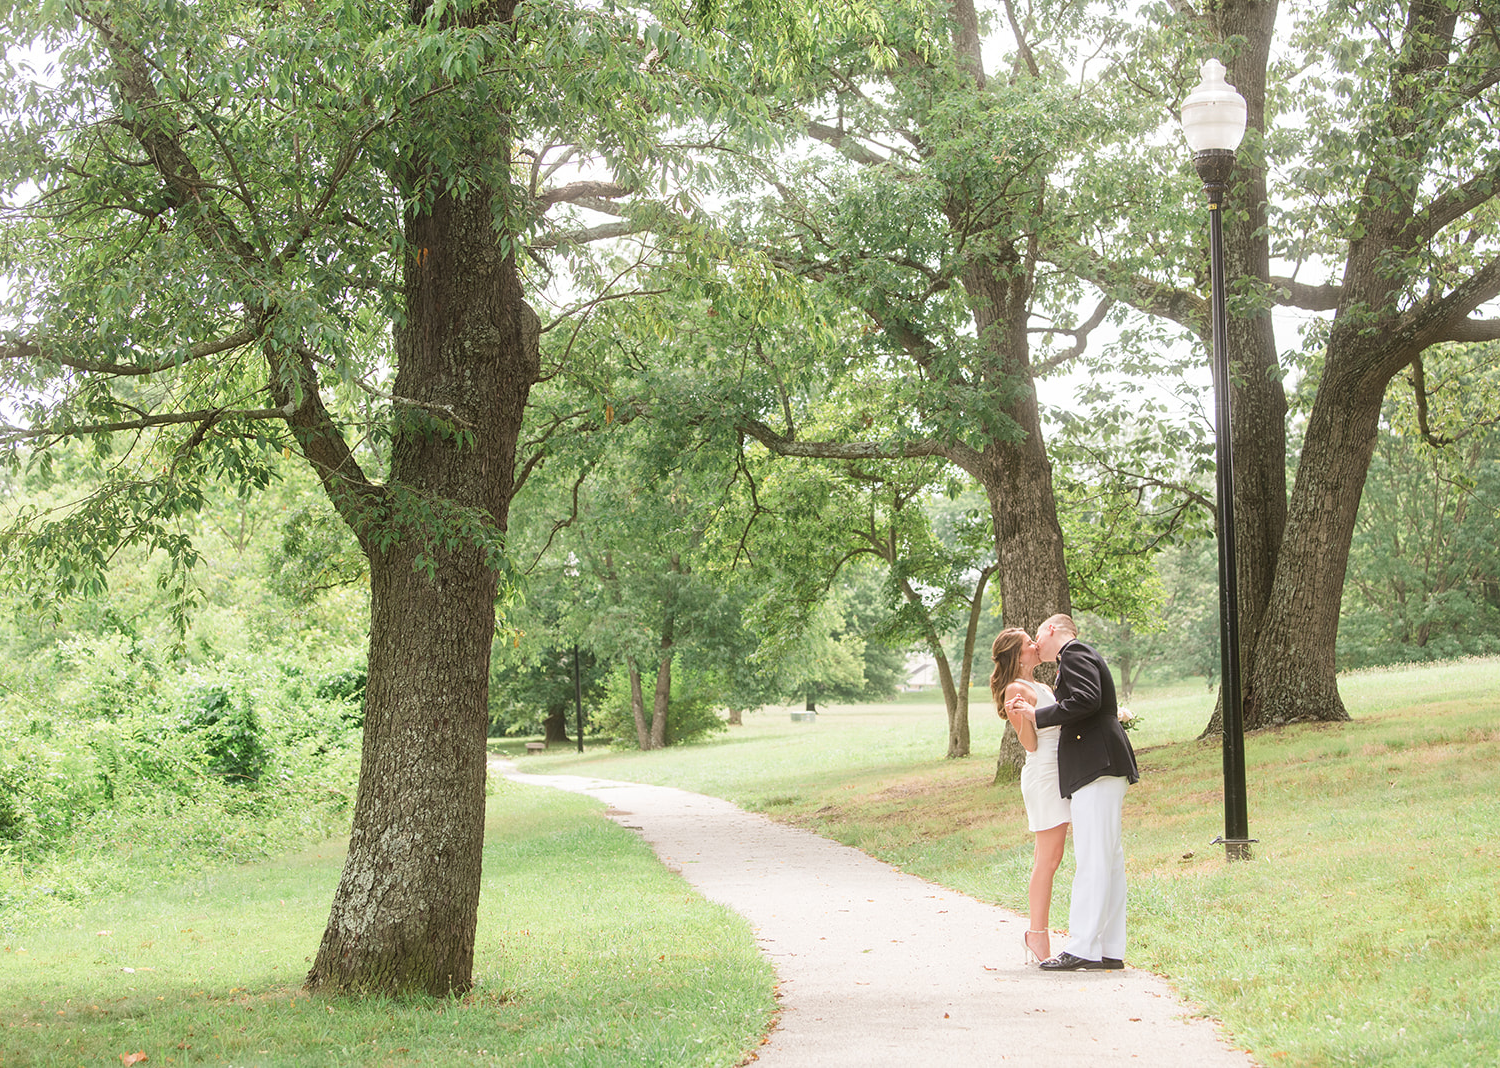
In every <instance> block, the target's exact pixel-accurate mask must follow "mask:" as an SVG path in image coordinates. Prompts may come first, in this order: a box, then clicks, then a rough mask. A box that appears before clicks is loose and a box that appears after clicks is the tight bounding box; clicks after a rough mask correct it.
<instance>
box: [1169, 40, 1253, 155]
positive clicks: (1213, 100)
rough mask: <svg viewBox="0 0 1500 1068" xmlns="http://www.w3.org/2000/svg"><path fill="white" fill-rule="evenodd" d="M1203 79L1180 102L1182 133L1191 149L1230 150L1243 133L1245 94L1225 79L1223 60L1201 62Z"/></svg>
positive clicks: (1238, 141) (1237, 145) (1241, 137)
mask: <svg viewBox="0 0 1500 1068" xmlns="http://www.w3.org/2000/svg"><path fill="white" fill-rule="evenodd" d="M1202 73H1203V80H1202V81H1201V82H1199V83H1198V85H1197V87H1196V88H1195V89H1194V90H1193V91H1192V92H1191V93H1189V94H1188V97H1187V99H1186V100H1184V101H1183V102H1182V133H1183V136H1184V137H1186V138H1187V143H1188V148H1190V149H1192V150H1193V152H1194V153H1198V152H1208V151H1214V150H1217V151H1221V152H1233V151H1234V150H1235V149H1237V148H1239V147H1240V141H1241V140H1242V139H1243V138H1244V136H1245V98H1244V97H1242V96H1240V94H1239V93H1237V92H1235V88H1234V86H1232V85H1230V84H1229V83H1228V82H1226V81H1225V80H1224V74H1225V70H1224V64H1222V63H1220V62H1219V61H1218V60H1217V59H1208V60H1204V62H1203V69H1202Z"/></svg>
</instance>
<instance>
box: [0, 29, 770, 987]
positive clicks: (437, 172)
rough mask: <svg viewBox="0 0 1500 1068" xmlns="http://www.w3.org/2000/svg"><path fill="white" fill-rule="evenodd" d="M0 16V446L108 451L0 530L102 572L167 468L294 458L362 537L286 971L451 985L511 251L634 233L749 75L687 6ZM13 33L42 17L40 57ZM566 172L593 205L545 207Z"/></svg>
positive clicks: (189, 552)
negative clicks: (353, 758) (300, 955)
mask: <svg viewBox="0 0 1500 1068" xmlns="http://www.w3.org/2000/svg"><path fill="white" fill-rule="evenodd" d="M745 10H746V11H751V12H752V13H753V10H752V9H749V8H746V9H745ZM674 17H675V16H674V15H673V14H672V12H671V11H670V10H666V9H664V12H663V18H664V19H667V20H670V19H672V18H674ZM770 22H771V23H775V25H772V26H769V27H768V29H767V33H766V36H767V37H768V38H772V39H775V38H776V37H777V34H776V33H774V32H772V30H775V29H776V28H777V27H778V26H780V25H781V24H782V23H785V22H787V20H785V19H781V17H780V16H779V15H777V16H776V17H775V18H774V19H771V20H770ZM4 26H5V30H4V43H5V44H6V45H7V68H8V69H7V73H8V75H9V77H7V79H6V81H5V84H4V88H3V90H0V91H3V94H4V95H3V99H0V110H3V111H4V112H5V113H6V114H7V115H8V116H13V117H14V122H13V126H12V136H11V137H10V138H9V139H7V141H6V143H5V145H4V146H3V147H0V173H3V188H4V192H5V196H6V198H7V203H8V204H10V205H14V206H12V207H9V208H7V209H6V211H5V220H4V225H5V231H6V232H5V240H4V241H3V242H0V248H3V250H4V251H3V252H0V256H3V257H4V261H3V267H0V269H3V272H4V274H5V276H6V278H7V282H8V285H7V286H6V288H5V293H4V298H3V299H4V313H3V314H4V320H5V322H6V324H7V325H6V330H5V334H4V337H3V340H0V375H3V376H4V380H5V383H6V387H7V392H8V393H10V395H11V396H12V397H13V398H15V403H14V406H13V407H11V408H8V409H7V410H6V412H5V413H4V418H5V419H6V421H7V425H6V426H5V427H4V428H0V445H3V446H4V448H5V450H6V456H7V458H8V459H11V460H15V459H18V458H19V457H20V456H22V455H26V454H34V453H36V452H37V451H40V452H41V453H42V455H43V457H45V451H46V448H47V446H48V445H49V444H50V443H52V442H54V441H56V440H58V439H59V438H63V437H75V436H84V435H87V436H91V437H93V438H94V439H95V440H96V441H97V442H98V446H97V447H98V449H99V450H100V451H101V453H108V452H109V451H111V450H115V452H116V455H115V458H114V460H113V462H112V464H111V465H108V466H104V465H101V470H102V472H103V475H102V478H101V482H100V484H99V487H98V489H97V490H96V492H95V493H93V494H92V495H91V496H89V497H88V498H86V499H85V500H84V501H82V502H81V503H80V504H79V505H78V506H77V507H76V508H73V509H71V510H69V511H66V512H64V513H60V514H52V515H27V516H23V517H21V519H20V520H19V521H18V523H17V524H15V525H14V526H13V527H12V529H11V530H9V531H8V532H7V534H6V537H5V541H4V548H5V550H6V551H7V554H8V555H9V557H10V558H11V559H17V560H19V559H25V560H26V561H29V563H30V564H31V565H33V567H34V571H33V572H31V574H35V575H45V576H47V577H49V578H50V579H51V581H52V586H51V587H50V588H53V589H57V588H60V589H62V590H63V591H65V592H66V591H76V590H93V589H98V588H100V586H101V584H102V582H103V574H104V565H105V562H106V561H107V560H108V558H109V555H110V553H111V552H112V551H113V549H114V547H116V546H119V545H122V544H139V545H145V546H149V547H151V548H156V549H162V550H164V551H165V552H166V553H167V554H168V555H169V556H170V558H171V560H172V561H173V562H174V565H175V566H176V567H178V568H179V569H185V568H187V567H189V566H190V565H191V563H192V561H193V558H194V554H193V549H192V545H191V539H190V537H189V536H187V534H185V533H184V531H183V530H182V529H180V524H179V522H178V520H179V518H180V517H181V516H183V515H185V514H186V513H187V512H190V511H191V510H193V509H194V508H196V507H198V505H199V503H200V501H201V493H200V491H199V490H198V488H197V487H198V484H199V482H200V481H201V480H203V479H209V478H224V479H227V480H229V481H231V482H235V483H239V484H241V485H244V486H246V487H247V488H253V487H254V486H255V485H257V484H260V483H263V482H264V481H265V480H266V479H268V478H270V477H274V469H275V466H276V465H277V464H278V463H281V462H285V461H286V460H289V459H290V457H291V456H292V454H293V453H294V452H295V453H296V454H297V455H298V456H299V457H300V458H301V459H302V460H303V461H305V462H306V463H307V464H309V465H310V466H311V468H312V469H313V471H314V472H315V473H316V474H317V476H318V478H319V480H320V481H321V484H322V486H323V489H324V490H325V492H326V493H327V496H328V498H329V501H330V502H331V504H332V506H333V507H334V509H335V510H336V511H337V512H338V514H339V515H340V516H341V518H342V519H343V521H344V522H345V523H346V524H347V525H348V526H349V528H350V530H352V531H353V533H354V535H355V536H356V538H357V539H358V540H359V543H360V546H361V548H362V550H363V551H364V553H365V555H366V556H367V558H368V560H369V566H370V584H371V627H370V640H369V684H368V687H367V689H366V693H365V721H364V722H365V728H364V729H365V737H364V749H363V754H362V763H361V777H360V787H359V794H358V798H357V801H356V807H355V815H354V826H353V831H352V837H351V844H350V851H349V859H348V862H347V864H346V866H345V870H344V874H343V877H342V879H341V882H340V885H339V888H338V890H337V891H336V893H335V897H334V901H333V905H332V909H331V912H330V917H329V923H328V927H327V930H326V932H325V934H324V938H323V941H322V945H321V947H320V949H319V951H318V954H317V958H316V960H315V962H314V964H313V967H312V969H311V971H310V973H309V975H308V985H309V986H310V987H312V988H314V989H326V990H350V991H358V990H381V991H402V990H420V991H428V992H433V993H443V992H447V991H450V990H462V989H464V988H466V987H468V986H469V985H470V983H471V976H472V962H473V945H474V929H475V918H476V907H477V901H478V888H479V872H480V869H479V865H480V846H481V838H482V834H483V806H484V780H485V774H486V769H485V728H486V725H487V719H488V715H487V681H488V674H489V672H488V665H489V653H490V643H491V636H492V633H493V630H494V621H495V603H496V597H497V592H499V583H500V576H501V575H502V573H503V572H504V570H505V567H506V565H505V559H504V553H503V547H502V542H503V536H504V533H505V531H506V528H507V524H508V520H509V516H508V512H509V506H510V501H511V497H512V494H513V490H514V484H515V475H514V463H515V453H516V446H517V440H518V437H519V435H520V431H521V425H522V419H523V413H524V411H525V406H526V403H527V398H528V394H529V391H530V388H531V386H532V384H533V383H534V381H535V380H536V379H537V377H538V375H539V373H540V370H539V367H540V364H539V340H538V337H539V332H540V329H541V324H540V322H539V319H538V316H537V315H536V314H535V313H534V312H533V311H532V309H531V307H529V306H528V303H527V301H526V299H525V296H524V279H523V277H522V270H521V266H520V265H521V263H522V262H523V260H525V259H526V258H527V255H528V254H527V253H526V252H524V251H523V250H524V249H526V248H527V247H528V242H529V243H530V246H531V248H532V250H533V252H534V253H535V258H532V259H531V260H530V262H533V263H534V262H536V260H537V259H544V258H545V255H546V250H562V249H567V248H572V247H576V245H577V244H578V242H580V241H584V240H588V239H591V238H597V237H601V236H610V235H613V234H619V233H629V232H634V231H639V230H640V229H642V228H643V227H644V226H646V225H647V223H646V222H645V221H644V219H643V216H646V215H651V214H652V213H653V211H654V212H655V213H656V214H657V215H659V214H660V212H661V208H660V206H658V207H656V208H654V209H653V207H652V205H661V204H662V203H663V202H664V201H665V200H666V199H668V197H672V196H674V194H675V188H676V187H675V184H674V183H673V181H672V177H673V176H674V175H677V174H679V173H683V172H682V171H681V170H680V165H682V164H683V163H684V162H685V161H686V160H687V159H688V157H689V156H691V155H692V154H693V151H694V149H693V148H692V147H691V146H695V145H696V146H701V145H705V144H707V145H713V143H714V142H715V137H714V136H713V135H712V133H710V132H704V131H702V130H701V128H700V130H699V132H700V133H702V136H691V135H690V136H688V137H687V138H686V139H685V140H686V142H687V144H684V143H683V142H682V141H677V142H671V143H667V142H664V140H663V138H662V136H661V135H662V133H663V131H666V130H668V129H670V130H672V131H673V132H674V133H675V134H677V135H679V136H680V135H681V134H682V133H683V131H685V130H687V129H688V128H689V127H690V126H692V125H693V122H692V115H693V114H695V113H696V111H697V109H698V108H699V107H700V105H701V106H703V107H704V108H706V109H708V110H709V111H715V112H717V113H718V114H719V115H720V116H721V117H723V116H730V115H733V114H735V113H736V112H737V108H738V106H739V105H740V104H745V105H747V106H749V105H752V104H753V101H751V100H747V99H746V98H745V97H744V96H743V94H742V93H738V92H736V91H731V89H730V86H729V84H728V82H727V81H726V79H725V76H724V69H723V67H722V65H721V64H720V62H719V59H718V58H717V57H716V56H715V54H713V53H711V52H709V51H706V50H705V49H704V48H703V47H700V46H699V45H697V44H694V43H693V41H692V33H691V28H690V27H685V26H681V25H677V26H670V25H669V27H666V28H664V27H663V26H662V25H661V24H660V20H658V19H656V18H655V17H654V16H653V15H651V13H649V12H646V11H644V10H635V9H629V10H627V9H625V8H621V7H614V8H610V9H607V10H601V9H596V8H593V7H589V6H586V5H584V6H577V7H574V6H570V5H568V4H556V5H536V6H532V5H526V6H525V7H520V6H518V5H517V4H516V3H515V2H514V0H493V2H491V0H472V2H471V0H459V2H457V3H429V2H427V0H414V2H413V3H412V4H411V5H410V7H408V6H406V5H403V4H396V3H391V2H386V3H377V4H368V5H350V4H345V5H342V6H335V7H333V8H322V7H309V6H294V7H285V6H280V5H272V6H264V5H251V4H237V3H233V2H226V3H223V4H194V5H184V4H180V3H176V2H175V0H67V2H64V3H60V4H47V5H40V6H37V7H35V8H22V7H17V6H10V7H8V8H7V10H6V18H5V20H4ZM781 39H782V40H785V35H782V36H781ZM706 40H707V41H708V44H709V45H711V46H725V47H732V50H733V52H734V54H735V55H736V56H738V55H739V53H740V51H741V50H739V49H738V47H737V46H730V45H729V44H728V42H726V40H725V39H723V38H707V39H706ZM12 45H16V46H22V45H41V46H45V47H46V48H49V49H51V50H52V51H53V52H54V53H55V55H56V58H57V62H56V76H55V78H54V79H53V80H52V81H53V83H52V84H48V85H47V86H46V87H45V88H44V87H43V86H42V85H41V84H40V83H39V80H38V79H36V78H34V77H29V76H28V75H27V72H26V71H24V70H22V69H19V68H17V67H15V66H13V65H12V63H13V57H15V56H19V55H20V53H18V52H13V51H12V50H11V48H10V46H12ZM606 101H607V102H609V104H608V106H605V105H604V102H606ZM580 162H586V163H589V164H590V165H591V166H590V171H591V173H590V174H589V175H587V176H586V180H585V179H580V180H577V181H573V180H569V179H570V178H572V177H575V176H576V175H575V173H574V172H572V171H570V170H569V168H570V167H571V166H575V165H578V164H580ZM601 174H602V176H601ZM664 180H665V181H666V184H667V185H668V186H669V187H671V188H670V189H669V191H668V193H667V194H659V193H658V190H660V189H661V188H662V184H663V181H664ZM675 203H676V201H675V199H674V205H675ZM569 205H583V206H585V207H587V208H589V209H604V210H606V211H607V212H609V213H611V214H613V215H614V216H616V218H614V219H611V220H610V221H608V222H605V223H602V224H598V225H594V226H590V227H586V228H583V229H580V228H579V227H578V225H576V223H577V220H576V219H563V220H561V221H560V222H559V225H558V226H557V227H555V228H553V227H550V226H549V220H550V219H551V218H552V216H554V215H557V214H559V213H562V212H564V210H565V209H566V208H567V207H568V206H569ZM387 331H388V333H387ZM382 467H383V468H384V471H385V474H384V477H383V478H380V477H377V476H376V475H375V474H373V473H372V472H374V471H376V470H377V469H379V468H382ZM34 588H36V589H40V588H41V587H39V586H38V587H34Z"/></svg>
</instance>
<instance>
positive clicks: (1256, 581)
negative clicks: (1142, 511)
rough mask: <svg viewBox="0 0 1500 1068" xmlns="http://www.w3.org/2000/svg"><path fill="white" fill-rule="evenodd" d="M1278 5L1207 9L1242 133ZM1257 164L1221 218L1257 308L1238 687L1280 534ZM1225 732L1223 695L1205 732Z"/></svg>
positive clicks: (1233, 397)
mask: <svg viewBox="0 0 1500 1068" xmlns="http://www.w3.org/2000/svg"><path fill="white" fill-rule="evenodd" d="M1276 14H1277V3H1276V0H1226V2H1225V3H1223V4H1221V5H1220V6H1218V7H1215V8H1210V9H1209V17H1210V18H1211V19H1212V20H1213V22H1214V24H1215V29H1216V31H1217V33H1218V36H1219V37H1220V39H1222V40H1231V39H1238V40H1243V41H1244V42H1245V44H1244V46H1243V47H1242V48H1241V49H1240V50H1238V51H1236V52H1235V54H1234V55H1233V57H1232V58H1231V59H1230V60H1229V75H1228V79H1227V80H1228V81H1229V83H1230V84H1231V85H1233V86H1234V87H1235V88H1236V89H1238V90H1239V92H1240V95H1242V96H1243V97H1244V98H1245V104H1246V108H1247V112H1248V114H1247V126H1248V128H1249V129H1250V130H1257V131H1262V130H1264V129H1265V110H1266V67H1267V64H1268V63H1269V62H1270V51H1271V36H1272V32H1273V30H1274V28H1275V25H1276ZM1267 199H1268V197H1267V191H1266V168H1265V157H1264V155H1263V153H1262V151H1261V149H1260V147H1259V144H1258V142H1256V141H1254V140H1252V141H1251V142H1250V143H1247V145H1246V146H1245V148H1244V149H1242V150H1241V152H1240V154H1239V157H1238V159H1237V161H1236V166H1235V172H1234V185H1233V187H1232V189H1231V191H1230V195H1229V199H1228V200H1227V201H1226V203H1225V211H1224V263H1225V275H1226V277H1227V278H1229V279H1232V280H1233V283H1232V289H1231V292H1232V293H1234V294H1248V295H1250V297H1251V300H1252V301H1253V306H1254V308H1255V311H1254V312H1253V313H1251V314H1250V315H1245V316H1241V315H1233V316H1231V317H1230V318H1229V322H1228V323H1227V324H1226V325H1227V332H1228V342H1229V358H1230V361H1231V378H1232V379H1233V385H1232V387H1231V390H1230V404H1231V408H1232V417H1231V423H1232V426H1231V428H1230V435H1231V440H1232V442H1233V447H1234V501H1235V509H1234V511H1235V514H1234V526H1235V532H1234V537H1235V571H1236V582H1237V584H1238V596H1239V647H1240V648H1239V654H1240V678H1241V686H1242V688H1243V687H1245V685H1246V683H1245V680H1248V679H1249V678H1250V677H1251V675H1252V673H1253V671H1254V667H1255V650H1256V636H1257V634H1258V633H1259V630H1260V625H1261V619H1262V618H1263V617H1264V615H1265V612H1266V605H1267V604H1268V603H1269V602H1270V599H1271V584H1272V581H1273V579H1274V576H1275V572H1276V559H1277V555H1278V554H1279V553H1280V551H1281V539H1282V537H1283V535H1284V533H1285V531H1286V509H1287V495H1286V413H1287V404H1286V390H1285V388H1284V387H1283V385H1282V375H1281V364H1280V361H1279V360H1278V359H1277V355H1276V333H1275V329H1274V327H1273V325H1272V322H1271V309H1270V299H1269V296H1268V295H1267V289H1268V287H1269V285H1270V281H1269V280H1270V277H1271V250H1270V239H1269V233H1270V231H1269V227H1268V226H1267V221H1266V203H1267ZM1223 729H1224V719H1223V694H1222V692H1221V693H1220V701H1219V704H1218V705H1217V707H1215V709H1214V713H1213V716H1212V718H1211V719H1210V721H1209V723H1208V726H1207V727H1206V728H1205V730H1204V732H1203V733H1204V734H1205V735H1209V734H1220V733H1222V732H1223Z"/></svg>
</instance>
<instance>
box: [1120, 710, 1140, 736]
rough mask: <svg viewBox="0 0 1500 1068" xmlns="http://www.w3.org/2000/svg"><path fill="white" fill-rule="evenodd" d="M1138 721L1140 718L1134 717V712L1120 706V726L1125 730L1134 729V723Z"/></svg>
mask: <svg viewBox="0 0 1500 1068" xmlns="http://www.w3.org/2000/svg"><path fill="white" fill-rule="evenodd" d="M1139 722H1140V720H1139V719H1137V718H1136V716H1135V713H1133V712H1131V711H1130V709H1128V708H1125V707H1124V706H1121V708H1120V726H1122V727H1124V728H1125V729H1126V730H1127V731H1133V730H1135V725H1136V724H1137V723H1139Z"/></svg>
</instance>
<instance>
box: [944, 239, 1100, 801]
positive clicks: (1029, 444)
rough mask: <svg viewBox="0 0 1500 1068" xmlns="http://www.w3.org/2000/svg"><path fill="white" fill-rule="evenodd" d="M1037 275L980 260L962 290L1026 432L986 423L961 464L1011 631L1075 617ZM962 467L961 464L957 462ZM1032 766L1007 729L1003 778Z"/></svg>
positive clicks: (1011, 413) (1012, 418)
mask: <svg viewBox="0 0 1500 1068" xmlns="http://www.w3.org/2000/svg"><path fill="white" fill-rule="evenodd" d="M1032 276H1033V272H1032V270H1031V269H1030V268H1029V266H1028V267H1026V268H1022V266H1021V265H1020V264H1019V263H1018V264H1011V265H1001V264H996V263H993V262H989V261H979V262H976V263H975V264H974V265H972V266H971V268H970V269H969V270H968V271H967V272H965V275H964V288H965V290H966V291H967V292H968V294H969V299H970V302H971V304H972V306H973V308H974V325H975V326H976V327H977V328H978V331H979V336H980V337H981V338H984V339H986V341H987V342H988V345H989V347H990V350H991V353H992V356H991V361H990V365H989V367H988V368H986V373H985V379H986V383H985V384H986V385H987V386H988V387H989V391H990V394H991V395H992V396H994V397H996V398H1009V400H1008V401H1007V402H1003V403H1002V404H1001V406H1000V411H999V414H1000V415H1002V416H1004V417H1005V420H1008V421H1009V422H1011V423H1013V424H1014V426H1016V427H1017V428H1019V430H1020V431H1021V437H1020V439H1019V440H1014V439H1013V436H1012V435H1006V434H1003V433H999V432H998V426H999V425H1000V424H1001V423H1002V420H1001V419H995V418H992V419H991V420H988V421H989V422H990V424H991V426H993V427H996V428H997V431H995V432H992V434H991V440H990V441H988V442H987V443H986V444H985V446H984V449H983V450H982V451H981V452H980V454H979V455H978V456H977V457H976V458H974V459H972V460H971V462H970V463H966V464H961V465H960V466H963V467H964V468H965V469H966V470H968V472H969V473H970V474H971V475H973V476H974V477H975V478H976V479H977V480H978V482H979V484H980V485H981V486H983V487H984V493H985V497H986V498H987V499H988V501H989V505H990V517H991V520H992V522H993V524H994V531H995V559H996V568H995V571H996V574H997V575H998V576H999V580H1000V604H1001V609H1002V611H1003V614H1004V619H1005V625H1006V626H1008V627H1024V628H1025V629H1026V630H1027V631H1028V632H1029V633H1032V634H1034V633H1036V628H1037V627H1038V626H1039V625H1040V624H1041V622H1042V620H1044V619H1046V618H1047V617H1048V616H1050V615H1053V614H1055V613H1057V612H1071V611H1072V597H1071V595H1070V593H1069V591H1068V564H1067V559H1066V556H1065V553H1064V548H1063V536H1062V525H1061V524H1060V523H1059V522H1058V520H1057V495H1056V493H1055V492H1054V490H1053V488H1052V462H1051V461H1050V460H1049V459H1048V458H1047V448H1046V444H1045V441H1044V439H1043V437H1042V423H1041V416H1040V411H1039V409H1038V407H1037V399H1036V390H1035V388H1034V387H1033V385H1032V378H1031V361H1030V347H1029V344H1028V341H1027V334H1026V327H1027V324H1028V323H1029V322H1030V303H1031V288H1032ZM955 462H957V460H955ZM1025 761H1026V751H1025V750H1024V749H1022V748H1021V742H1020V739H1018V738H1017V737H1016V734H1015V731H1013V730H1010V729H1009V728H1008V727H1007V729H1006V731H1005V733H1004V734H1003V736H1002V739H1001V743H1000V755H999V763H998V764H997V766H996V775H997V777H998V776H999V774H1000V767H1001V766H1002V765H1009V766H1011V767H1016V768H1019V767H1020V766H1021V765H1022V764H1024V763H1025Z"/></svg>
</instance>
